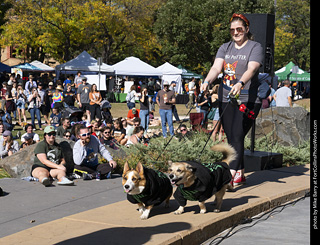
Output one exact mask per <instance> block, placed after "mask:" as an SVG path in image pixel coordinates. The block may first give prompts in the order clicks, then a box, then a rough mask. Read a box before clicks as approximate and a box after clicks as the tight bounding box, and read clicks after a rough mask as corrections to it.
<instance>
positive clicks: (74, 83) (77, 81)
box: [73, 71, 83, 90]
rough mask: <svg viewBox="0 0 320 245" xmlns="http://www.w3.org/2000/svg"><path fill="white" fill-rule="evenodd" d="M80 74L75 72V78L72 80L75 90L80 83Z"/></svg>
mask: <svg viewBox="0 0 320 245" xmlns="http://www.w3.org/2000/svg"><path fill="white" fill-rule="evenodd" d="M82 78H83V77H81V72H80V71H78V72H77V76H76V77H75V78H74V82H73V85H74V86H75V88H76V90H77V89H78V87H79V85H80V84H81V83H82Z"/></svg>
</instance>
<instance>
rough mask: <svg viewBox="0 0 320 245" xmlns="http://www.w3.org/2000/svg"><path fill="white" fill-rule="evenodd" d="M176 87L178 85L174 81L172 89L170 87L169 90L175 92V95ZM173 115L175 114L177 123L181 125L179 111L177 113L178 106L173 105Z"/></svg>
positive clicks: (171, 85)
mask: <svg viewBox="0 0 320 245" xmlns="http://www.w3.org/2000/svg"><path fill="white" fill-rule="evenodd" d="M176 85H177V83H176V82H175V81H172V82H171V84H170V87H169V90H170V91H173V92H174V94H176V89H175V88H176ZM172 114H173V116H174V118H175V119H176V122H177V123H180V118H179V115H178V111H177V107H176V105H172Z"/></svg>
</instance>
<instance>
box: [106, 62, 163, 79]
mask: <svg viewBox="0 0 320 245" xmlns="http://www.w3.org/2000/svg"><path fill="white" fill-rule="evenodd" d="M112 68H113V69H114V71H115V73H116V75H123V76H147V77H148V76H150V77H156V76H162V73H161V72H160V71H158V70H157V69H156V68H154V67H153V66H151V65H149V64H147V63H145V62H143V61H142V60H140V59H139V58H136V57H127V58H125V59H124V60H123V61H120V62H118V63H116V64H114V65H113V66H112Z"/></svg>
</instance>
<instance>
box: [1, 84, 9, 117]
mask: <svg viewBox="0 0 320 245" xmlns="http://www.w3.org/2000/svg"><path fill="white" fill-rule="evenodd" d="M6 94H7V82H4V83H2V89H1V91H0V96H1V110H3V111H4V109H5V108H6Z"/></svg>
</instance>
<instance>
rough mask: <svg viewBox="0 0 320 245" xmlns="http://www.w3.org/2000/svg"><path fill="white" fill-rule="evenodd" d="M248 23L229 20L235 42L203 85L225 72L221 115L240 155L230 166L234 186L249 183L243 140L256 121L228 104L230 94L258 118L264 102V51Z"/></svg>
mask: <svg viewBox="0 0 320 245" xmlns="http://www.w3.org/2000/svg"><path fill="white" fill-rule="evenodd" d="M249 26H250V23H249V20H248V19H247V18H246V17H245V16H244V15H242V14H233V15H232V18H231V19H230V34H231V37H232V40H231V41H230V42H228V43H224V44H223V45H222V46H221V47H220V48H219V50H218V52H217V55H216V58H215V61H214V64H213V66H212V67H211V69H210V72H209V74H208V76H207V77H206V79H205V81H204V83H203V84H202V86H201V90H202V91H204V90H206V89H207V88H208V84H209V83H212V82H213V81H214V80H215V79H216V78H217V77H218V75H219V73H220V72H221V71H223V75H224V77H223V82H222V83H221V85H220V88H219V113H220V116H221V122H222V126H223V128H224V131H225V133H226V135H227V139H228V143H229V144H230V145H232V146H233V147H234V149H235V150H236V152H237V158H236V160H234V161H232V162H231V163H230V169H231V174H232V176H233V180H232V184H234V185H239V184H244V183H245V182H246V179H245V176H244V162H243V155H244V138H245V136H246V134H247V133H248V131H249V129H250V128H251V126H252V123H253V120H252V119H249V118H248V117H247V116H246V115H245V114H244V113H242V112H240V111H239V108H238V106H237V105H234V104H231V103H229V102H228V95H229V94H232V95H239V100H240V101H241V102H242V103H243V104H244V105H245V106H246V107H247V108H248V109H249V110H253V111H254V113H255V116H257V114H258V113H259V110H260V107H261V101H260V99H259V98H258V96H257V92H258V87H259V81H258V74H259V68H260V66H261V65H262V62H263V49H262V46H261V44H260V43H257V42H254V41H253V40H252V39H253V38H252V34H251V33H250V29H249Z"/></svg>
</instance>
